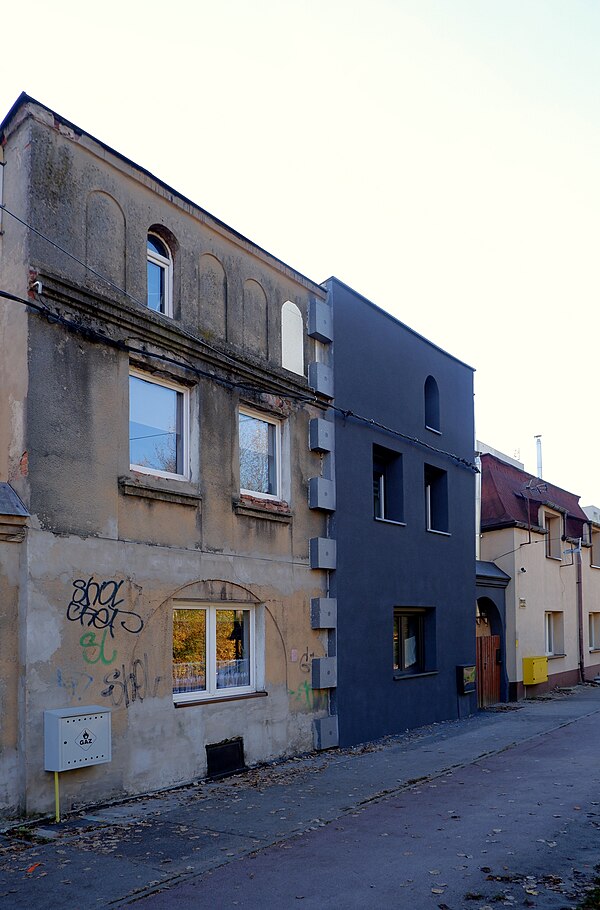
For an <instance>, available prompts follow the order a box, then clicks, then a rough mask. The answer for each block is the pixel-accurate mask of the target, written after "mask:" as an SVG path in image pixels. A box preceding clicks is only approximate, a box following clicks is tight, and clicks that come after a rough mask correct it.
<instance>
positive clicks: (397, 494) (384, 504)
mask: <svg viewBox="0 0 600 910" xmlns="http://www.w3.org/2000/svg"><path fill="white" fill-rule="evenodd" d="M373 515H374V517H375V518H376V519H379V520H380V521H396V522H402V521H404V490H403V479H402V455H400V454H399V453H398V452H394V451H392V450H390V449H384V448H383V447H382V446H373Z"/></svg>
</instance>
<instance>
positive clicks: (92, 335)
mask: <svg viewBox="0 0 600 910" xmlns="http://www.w3.org/2000/svg"><path fill="white" fill-rule="evenodd" d="M0 297H4V298H5V299H7V300H11V301H13V302H14V303H20V304H22V305H23V306H26V307H30V308H31V309H32V310H34V311H35V312H37V313H39V314H40V315H41V316H45V317H46V319H47V320H48V322H49V323H50V324H58V325H61V326H63V327H64V328H66V329H68V330H69V331H71V332H74V333H77V334H79V335H81V336H82V337H84V338H86V339H87V340H89V341H96V342H99V343H101V344H106V345H108V346H109V347H113V348H116V349H117V350H119V351H124V352H126V353H129V354H138V355H141V356H144V357H148V358H152V359H154V360H158V361H160V362H163V363H167V364H171V365H172V366H176V367H178V368H180V369H184V370H188V371H190V372H192V373H193V374H194V375H195V376H197V377H198V378H202V379H209V380H211V381H212V382H215V383H217V384H219V385H221V386H223V387H225V388H227V389H230V390H233V389H236V390H237V391H241V392H253V393H255V394H265V395H270V394H273V392H274V391H275V392H276V394H277V395H278V396H279V397H280V398H286V399H288V400H290V401H296V402H299V403H304V404H319V403H320V402H319V399H318V398H317V396H316V395H303V394H294V393H293V392H285V393H282V392H281V391H280V390H279V389H274V388H272V387H271V388H266V387H261V386H260V385H258V384H255V383H249V382H239V381H237V382H236V381H234V380H232V379H225V378H224V377H222V376H218V375H217V374H216V373H211V372H209V371H208V370H203V369H201V368H200V367H196V366H194V365H193V364H190V363H186V361H185V360H181V359H177V358H175V357H171V356H169V355H167V354H157V353H155V352H152V351H148V350H145V349H144V348H138V347H134V346H133V345H130V344H127V343H126V342H124V341H119V340H118V339H115V338H111V337H110V335H107V334H105V333H104V332H101V331H99V330H97V329H93V328H91V327H90V326H84V325H81V323H79V322H75V321H74V320H72V319H68V318H67V317H65V316H62V315H61V314H59V313H53V312H52V310H50V309H49V308H48V307H47V306H46V305H41V304H39V303H36V302H35V301H33V300H26V299H24V298H22V297H18V296H16V295H15V294H11V293H9V292H8V291H3V290H0ZM327 407H328V408H330V409H331V410H333V411H335V412H336V413H338V414H340V415H341V416H342V417H344V418H346V419H347V418H352V419H354V420H356V421H358V422H360V423H364V424H366V425H368V426H371V427H374V428H376V429H378V430H383V431H384V432H385V433H389V434H390V435H392V436H395V437H397V438H398V439H402V440H403V441H405V442H410V443H412V444H413V445H418V446H421V447H422V448H425V449H428V450H429V451H430V452H434V453H435V454H437V455H441V456H443V457H446V458H451V459H452V460H453V461H455V462H456V463H457V464H458V465H461V466H462V467H465V468H469V469H470V470H472V471H474V472H477V471H478V468H477V466H476V465H475V464H474V463H473V462H471V461H469V460H468V459H466V458H462V456H460V455H456V454H455V453H454V452H448V451H446V450H445V449H440V448H438V447H436V446H432V445H430V444H429V443H428V442H425V441H424V440H422V439H419V438H418V437H417V436H410V435H408V434H407V433H402V432H401V431H400V430H396V429H394V428H393V427H389V426H387V425H386V424H384V423H381V422H379V421H377V420H375V419H374V418H372V417H364V416H363V415H361V414H356V413H355V412H354V411H352V410H350V409H348V408H343V407H340V406H339V405H336V404H333V403H332V402H329V403H328V405H327Z"/></svg>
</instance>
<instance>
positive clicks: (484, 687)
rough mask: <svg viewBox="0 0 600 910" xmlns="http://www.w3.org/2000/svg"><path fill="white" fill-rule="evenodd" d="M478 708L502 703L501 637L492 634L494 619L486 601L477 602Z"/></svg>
mask: <svg viewBox="0 0 600 910" xmlns="http://www.w3.org/2000/svg"><path fill="white" fill-rule="evenodd" d="M476 619H477V626H476V629H477V632H476V634H477V642H476V643H477V657H476V663H477V706H478V707H479V708H485V707H486V706H487V705H495V704H496V703H497V702H499V701H500V698H501V694H500V672H501V667H502V646H501V641H500V636H499V635H493V634H492V622H491V619H492V617H491V616H490V615H489V612H488V611H487V605H486V604H485V601H484V600H482V601H477V613H476Z"/></svg>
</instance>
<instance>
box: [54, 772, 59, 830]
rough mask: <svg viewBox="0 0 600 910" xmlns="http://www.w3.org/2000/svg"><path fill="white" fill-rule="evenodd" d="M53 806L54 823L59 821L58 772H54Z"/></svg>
mask: <svg viewBox="0 0 600 910" xmlns="http://www.w3.org/2000/svg"><path fill="white" fill-rule="evenodd" d="M54 805H55V806H56V816H55V818H56V823H57V824H58V822H59V821H60V791H59V789H58V771H55V772H54Z"/></svg>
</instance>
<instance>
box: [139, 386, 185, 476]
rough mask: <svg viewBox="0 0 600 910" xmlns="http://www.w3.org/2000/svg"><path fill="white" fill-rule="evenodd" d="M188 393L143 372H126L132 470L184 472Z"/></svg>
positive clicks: (156, 472)
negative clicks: (128, 373) (127, 374)
mask: <svg viewBox="0 0 600 910" xmlns="http://www.w3.org/2000/svg"><path fill="white" fill-rule="evenodd" d="M187 412H188V393H187V391H186V390H184V389H182V388H180V387H179V386H176V385H174V384H173V383H169V382H166V381H162V380H161V381H158V380H156V379H154V378H152V379H151V378H150V377H149V376H148V375H146V374H144V373H138V372H137V371H131V373H130V375H129V461H130V466H131V468H132V469H133V470H135V471H142V472H143V473H145V474H156V475H158V476H160V477H178V478H182V477H186V476H187V473H188V471H187V438H186V437H187V421H188V418H187Z"/></svg>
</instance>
